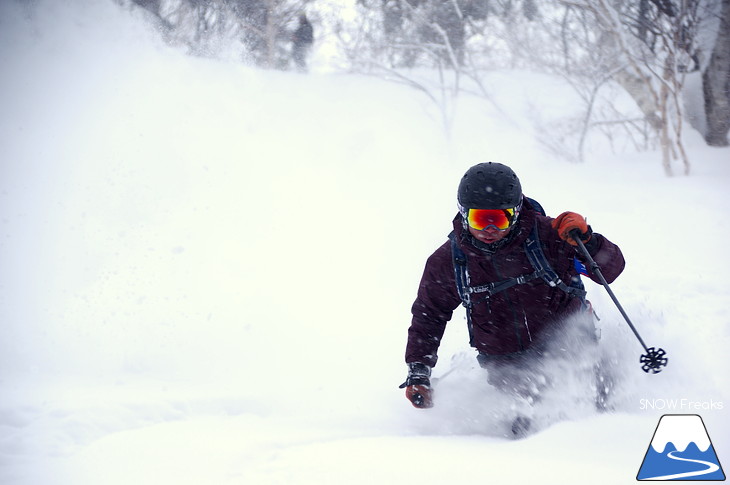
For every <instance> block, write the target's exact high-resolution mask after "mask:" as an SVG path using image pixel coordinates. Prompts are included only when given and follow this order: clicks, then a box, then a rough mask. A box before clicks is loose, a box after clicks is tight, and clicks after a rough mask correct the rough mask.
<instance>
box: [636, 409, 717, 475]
mask: <svg viewBox="0 0 730 485" xmlns="http://www.w3.org/2000/svg"><path fill="white" fill-rule="evenodd" d="M636 479H637V480H716V481H722V480H725V473H724V472H723V470H722V465H720V460H718V459H717V454H716V453H715V448H714V447H713V446H712V442H711V441H710V435H709V434H707V428H705V423H704V422H703V421H702V418H701V417H700V416H698V415H696V414H665V415H664V416H662V417H661V418H660V419H659V424H658V425H657V427H656V431H654V436H653V437H652V439H651V443H649V448H648V449H647V450H646V455H644V461H643V462H642V463H641V468H640V469H639V473H638V474H637V475H636Z"/></svg>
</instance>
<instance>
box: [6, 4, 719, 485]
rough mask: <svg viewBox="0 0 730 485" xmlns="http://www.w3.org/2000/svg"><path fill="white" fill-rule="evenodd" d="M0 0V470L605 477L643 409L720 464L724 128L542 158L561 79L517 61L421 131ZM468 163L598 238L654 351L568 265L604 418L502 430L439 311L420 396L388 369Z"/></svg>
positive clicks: (297, 86) (254, 477)
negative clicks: (605, 403) (670, 156)
mask: <svg viewBox="0 0 730 485" xmlns="http://www.w3.org/2000/svg"><path fill="white" fill-rule="evenodd" d="M19 4H21V5H23V6H18V4H16V3H15V2H3V3H2V5H0V63H1V64H2V65H3V72H4V74H3V76H2V78H1V80H0V86H1V89H0V97H1V98H0V99H1V101H2V107H3V114H2V117H0V127H1V130H0V140H1V142H0V146H2V151H3V157H2V162H1V163H2V166H1V168H0V169H1V170H2V171H1V173H0V200H1V204H0V221H1V222H0V231H1V233H0V258H2V259H1V260H0V261H1V264H0V320H1V321H2V324H3V325H2V327H3V338H2V339H0V386H2V387H1V389H2V391H1V392H2V398H1V399H0V483H2V484H3V485H5V484H7V485H31V484H32V485H38V484H41V485H56V484H58V485H84V484H93V485H107V484H132V483H134V484H167V483H170V484H176V485H179V484H278V483H281V484H293V483H295V484H304V483H306V484H315V483H316V484H322V483H338V484H339V483H348V484H351V483H352V484H359V483H362V484H371V483H372V484H384V483H404V482H413V483H419V484H427V483H428V484H430V483H433V484H442V483H473V482H475V481H479V482H485V483H561V484H565V483H607V484H619V483H632V482H634V480H635V476H636V473H637V471H638V469H639V466H640V464H641V461H642V459H643V456H644V453H645V452H646V449H647V446H648V444H649V441H650V440H651V436H652V433H653V431H654V428H655V426H656V424H657V421H658V419H659V417H660V416H661V415H662V414H665V413H672V412H674V413H698V414H700V415H701V416H702V418H703V419H704V422H705V424H706V426H707V428H708V431H709V433H710V436H711V438H712V439H713V444H714V446H715V449H716V450H717V452H718V455H719V458H720V461H721V463H724V464H725V466H726V467H727V466H728V463H730V419H729V417H728V416H729V409H730V394H729V392H728V389H730V385H729V384H730V379H729V378H728V376H727V364H728V358H727V353H726V352H727V349H728V347H729V344H730V334H729V330H728V328H729V325H728V317H727V315H726V312H727V308H728V296H730V292H729V291H728V284H727V278H726V275H727V273H728V270H730V267H729V265H728V259H727V257H726V249H725V247H726V241H727V240H728V236H730V234H729V232H730V231H728V229H727V226H726V225H725V224H724V223H723V222H722V221H723V220H724V216H722V214H723V213H724V212H725V207H726V206H727V205H728V202H729V196H728V195H727V194H728V193H727V186H728V181H729V179H730V164H728V160H730V150H728V149H710V148H708V147H705V146H704V145H703V143H702V142H701V139H700V137H699V135H697V134H696V133H693V132H692V133H687V146H688V151H689V153H690V156H691V158H692V161H693V173H692V175H691V176H690V177H682V176H679V177H674V178H667V177H665V176H664V175H663V173H662V169H661V166H660V163H659V155H658V154H657V153H655V152H650V153H641V154H631V153H628V154H621V155H617V154H613V153H611V152H610V151H609V150H604V149H594V150H592V151H590V153H589V157H588V158H589V160H587V162H586V163H584V164H571V163H567V162H564V161H560V160H557V159H555V158H554V157H552V156H551V155H549V154H548V153H547V151H546V149H545V148H544V147H543V146H542V145H540V144H539V143H537V142H536V141H535V140H537V139H538V138H539V137H540V135H541V131H540V127H539V126H537V125H535V123H534V119H535V118H536V116H534V115H535V113H536V112H535V110H536V109H537V110H539V115H540V116H539V118H541V119H542V120H543V121H544V122H545V123H548V124H549V123H550V122H551V120H552V122H559V119H560V117H561V116H563V115H564V114H566V113H569V112H570V110H571V101H570V100H571V95H570V93H569V92H568V91H566V90H565V88H564V87H561V86H560V85H559V84H557V83H554V84H553V85H552V86H548V85H546V82H545V79H542V78H539V77H534V76H531V75H529V74H528V73H507V72H502V73H495V74H494V76H493V78H492V79H490V83H491V88H492V90H493V93H494V101H496V103H497V105H498V106H499V110H497V108H496V107H495V104H493V103H487V102H486V101H483V100H478V99H467V98H464V99H462V100H461V102H460V104H459V111H458V115H457V117H456V119H455V122H454V126H453V131H452V134H451V136H450V137H447V136H445V135H444V133H443V131H442V130H441V118H440V115H439V112H438V110H437V109H436V107H435V106H434V105H433V104H431V103H430V101H428V100H427V99H425V98H424V97H423V96H422V95H420V94H419V93H417V92H415V91H411V90H408V89H407V88H405V87H401V86H396V85H393V84H387V83H384V82H382V81H379V80H376V79H371V78H364V77H359V76H351V75H344V74H337V73H333V72H330V71H331V70H328V69H325V68H324V67H323V66H320V67H321V69H318V68H317V64H316V59H315V69H313V72H312V73H310V74H309V75H298V74H292V73H280V72H261V71H257V70H253V69H250V68H246V67H242V66H240V65H236V64H226V63H218V62H213V61H207V60H201V59H192V58H188V57H184V56H183V55H181V54H179V53H177V52H175V51H172V50H170V49H169V48H167V47H165V46H162V45H161V44H160V43H159V42H157V41H155V40H154V36H153V35H152V34H150V33H149V32H147V31H146V30H145V29H144V28H143V27H142V23H141V22H140V21H139V19H136V18H134V17H132V16H130V15H129V14H128V13H127V12H123V11H120V10H119V9H118V8H117V7H116V6H115V5H113V4H112V3H111V2H109V4H106V3H105V2H83V1H79V2H76V3H74V4H73V5H64V4H62V3H61V2H50V1H48V2H38V3H35V2H34V4H38V5H40V6H41V7H42V8H41V9H38V10H36V9H31V8H30V7H28V6H26V4H25V3H20V2H19ZM81 7H84V8H81ZM542 108H544V109H542ZM485 160H494V161H502V162H504V163H508V164H510V165H511V166H512V167H513V168H514V169H515V170H516V171H517V173H518V174H519V175H520V177H521V179H522V182H523V187H524V188H525V191H526V193H527V194H528V195H530V196H532V197H534V198H536V199H538V200H540V201H541V202H542V203H543V205H544V206H545V207H546V209H547V210H548V212H549V213H551V214H557V213H559V212H562V211H563V210H574V211H578V212H580V213H583V214H585V215H587V216H588V217H589V221H590V223H591V224H592V225H593V227H594V229H595V230H597V231H600V232H602V233H604V234H606V235H608V236H609V237H610V238H611V239H612V240H613V241H615V242H616V243H618V244H619V245H620V246H621V247H622V249H623V251H624V254H625V256H626V259H627V262H628V266H627V269H626V271H625V272H624V274H623V275H622V276H621V277H620V278H619V280H617V281H616V283H615V284H614V285H612V287H613V289H614V291H615V292H616V293H617V295H618V297H619V299H620V300H621V301H622V303H623V304H624V306H625V307H626V309H627V311H628V312H629V314H630V315H631V316H632V319H633V320H634V323H636V325H637V326H638V327H639V329H640V331H641V332H642V335H643V336H644V338H645V340H647V342H648V343H649V344H650V345H657V346H661V347H663V348H665V349H666V350H667V352H668V354H669V357H670V366H669V367H668V368H667V370H666V371H665V372H663V373H662V374H659V375H656V376H649V375H645V374H644V373H643V372H641V370H640V369H639V366H638V364H637V360H638V356H639V354H640V353H641V348H640V347H639V345H638V343H637V342H636V340H635V339H634V338H633V336H632V335H631V334H630V332H629V331H628V329H627V327H626V325H625V323H624V322H623V321H622V320H621V317H620V315H619V314H618V312H617V311H616V309H615V307H613V305H612V303H611V301H610V300H609V299H608V297H607V296H606V295H605V293H604V292H603V290H602V288H600V287H598V286H595V285H592V284H591V286H590V287H589V297H590V299H591V300H592V301H593V303H594V306H595V307H596V309H597V311H598V313H599V315H600V316H601V318H602V320H601V322H600V326H601V329H602V332H603V342H604V343H605V345H606V347H607V348H610V349H613V350H614V353H615V357H616V358H617V359H618V361H617V364H616V369H615V370H616V372H617V374H619V375H622V376H623V381H622V386H621V389H620V390H619V392H618V393H617V395H616V397H615V407H616V410H615V412H613V413H609V414H601V415H598V414H596V413H595V412H593V411H592V410H591V409H590V408H589V407H588V406H586V405H583V404H581V403H580V401H579V400H577V401H574V402H573V405H572V406H570V407H568V406H565V404H555V403H553V404H551V405H550V406H547V407H546V408H545V409H543V410H541V413H542V415H543V421H542V423H543V425H544V427H545V429H544V430H543V431H542V432H540V433H538V434H536V435H533V436H530V437H528V438H526V439H524V440H520V441H511V440H507V439H505V438H504V437H502V436H501V433H500V431H499V421H500V420H499V416H500V413H508V412H509V405H508V403H505V402H504V399H503V398H501V396H499V395H497V394H496V393H495V391H494V390H492V389H490V388H488V386H486V385H485V384H484V382H483V376H481V374H480V373H479V371H478V370H477V369H475V368H473V365H471V362H472V361H471V360H468V361H460V360H459V356H461V355H463V354H464V352H468V346H467V344H466V336H465V333H466V332H465V329H464V323H463V314H461V313H459V314H457V316H456V317H455V319H454V322H453V323H452V324H451V325H450V326H449V328H448V329H447V335H446V338H445V339H444V342H443V344H442V349H441V352H440V355H441V363H440V365H439V366H437V367H436V369H435V370H434V373H435V375H436V376H439V375H441V374H443V373H444V372H445V371H446V370H447V369H449V367H450V363H449V362H450V360H451V358H452V356H457V358H456V360H455V362H462V364H461V366H460V367H458V370H457V371H455V372H453V373H451V374H450V375H449V376H448V377H445V378H444V380H443V381H442V382H441V384H440V386H439V390H438V391H439V394H438V395H437V406H436V407H435V408H434V409H432V410H428V411H419V410H415V409H413V408H412V407H411V406H410V405H409V404H408V403H407V401H406V400H405V399H404V397H403V395H402V391H401V390H399V389H397V385H398V384H399V383H400V382H402V380H403V378H404V376H405V366H404V365H403V363H402V354H403V350H404V345H405V336H406V329H407V327H408V324H409V318H410V314H409V309H410V304H411V303H412V300H413V298H414V296H415V290H416V285H417V283H418V280H419V278H420V273H421V271H422V268H423V264H424V262H425V259H426V257H427V256H428V255H429V254H430V253H431V251H433V249H435V248H436V247H437V246H438V245H439V244H441V242H443V241H444V240H445V237H446V235H447V234H448V232H449V230H450V221H451V218H452V217H453V215H454V214H455V210H456V209H455V200H454V197H455V189H456V185H457V183H458V179H459V177H460V176H461V174H462V173H463V172H464V171H465V170H466V168H468V167H469V166H470V165H472V164H473V163H476V162H479V161H485ZM718 214H720V215H718ZM464 362H466V363H464ZM558 392H559V394H561V395H563V396H572V395H573V394H575V393H576V392H577V388H576V387H575V385H574V383H571V382H570V380H566V382H564V383H561V387H560V388H559V389H558ZM671 400H677V401H676V406H675V407H674V408H673V409H669V408H667V409H646V408H647V404H649V403H653V404H655V405H656V406H661V405H662V404H664V403H666V404H667V405H671ZM556 402H557V400H556ZM551 406H552V407H551ZM566 411H569V416H565V413H566ZM725 472H726V473H727V472H728V469H727V468H726V469H725Z"/></svg>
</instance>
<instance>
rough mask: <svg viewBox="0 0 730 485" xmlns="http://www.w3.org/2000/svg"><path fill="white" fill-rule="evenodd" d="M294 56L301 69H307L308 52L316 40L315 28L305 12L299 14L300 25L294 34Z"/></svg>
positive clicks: (295, 62)
mask: <svg viewBox="0 0 730 485" xmlns="http://www.w3.org/2000/svg"><path fill="white" fill-rule="evenodd" d="M291 40H292V58H293V59H294V64H296V66H297V68H298V69H299V70H300V71H306V69H307V54H308V53H309V49H310V48H311V47H312V43H313V42H314V29H313V28H312V24H311V23H310V22H309V19H307V16H306V15H305V14H301V15H300V16H299V26H298V27H297V30H295V31H294V33H293V34H292V38H291Z"/></svg>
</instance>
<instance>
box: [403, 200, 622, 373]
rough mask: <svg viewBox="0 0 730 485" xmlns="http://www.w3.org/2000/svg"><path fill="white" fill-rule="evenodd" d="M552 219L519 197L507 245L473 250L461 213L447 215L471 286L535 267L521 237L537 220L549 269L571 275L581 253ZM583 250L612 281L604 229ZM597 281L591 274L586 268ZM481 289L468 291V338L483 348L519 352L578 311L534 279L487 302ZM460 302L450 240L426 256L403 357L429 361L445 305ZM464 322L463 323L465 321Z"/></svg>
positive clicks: (616, 262) (446, 316) (611, 248)
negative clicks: (451, 217)
mask: <svg viewBox="0 0 730 485" xmlns="http://www.w3.org/2000/svg"><path fill="white" fill-rule="evenodd" d="M551 220H552V218H550V217H546V216H543V215H541V214H540V213H538V212H537V211H535V210H534V209H533V208H532V206H530V204H529V202H528V201H527V200H526V201H525V202H524V205H523V208H522V211H521V212H520V218H519V220H518V223H517V225H516V226H515V227H514V228H513V229H512V231H513V233H514V234H512V235H511V237H510V239H509V240H508V242H507V243H506V244H504V245H503V246H502V247H500V248H499V249H497V250H496V251H495V252H494V253H493V254H490V253H489V252H485V251H482V250H480V249H478V248H477V247H476V246H475V244H474V239H473V238H472V236H471V234H469V231H468V230H465V229H464V227H463V223H462V217H461V215H458V214H457V216H456V218H454V231H455V233H456V237H457V241H458V244H459V246H460V247H461V249H462V251H464V254H465V255H466V257H467V261H468V266H467V268H468V272H469V277H470V285H471V286H479V285H485V284H488V283H493V282H498V281H503V280H505V279H508V278H512V277H516V276H521V275H527V274H530V273H533V272H534V268H533V267H532V265H531V264H530V261H529V259H528V258H527V254H526V253H525V250H524V243H525V239H526V238H527V236H528V235H529V234H530V231H531V230H532V227H533V226H534V225H535V224H537V228H538V234H539V238H540V242H541V244H542V247H543V251H544V253H545V257H546V258H547V260H548V261H549V263H550V265H551V266H552V268H553V269H554V270H555V272H556V273H557V274H558V276H560V278H561V279H562V280H563V281H564V282H566V283H569V282H570V281H571V278H572V277H575V276H577V275H578V273H577V271H576V270H575V265H574V262H573V258H574V256H576V255H577V256H578V258H579V259H581V257H580V255H579V254H578V253H577V252H576V250H575V248H574V247H573V246H571V245H569V244H568V243H566V242H565V241H563V240H561V239H560V237H559V236H558V233H557V231H555V230H554V229H553V228H552V227H551V226H550V221H551ZM592 237H593V239H594V241H592V242H591V244H590V252H591V256H592V257H593V259H594V260H595V261H596V263H598V265H599V266H600V268H601V272H602V273H603V276H604V277H605V278H606V280H607V281H608V282H609V283H611V282H612V281H613V280H615V279H616V277H618V275H619V274H621V272H622V271H623V269H624V258H623V255H622V254H621V250H620V249H619V248H618V246H616V245H615V244H613V243H612V242H610V241H609V240H608V239H606V238H605V237H604V236H602V235H600V234H597V233H594V234H593V236H592ZM589 277H590V278H591V279H593V280H594V281H596V282H598V279H597V278H596V277H595V276H593V275H590V274H589ZM480 300H482V296H481V295H480V294H475V295H474V296H473V301H474V302H476V304H475V305H474V307H473V309H472V326H473V342H472V345H473V346H474V347H475V348H476V349H477V350H479V351H480V352H484V353H487V354H493V355H498V354H508V353H513V352H520V351H523V350H526V349H527V348H529V347H530V346H531V345H532V344H533V343H534V342H537V341H539V340H540V338H541V335H543V334H544V332H545V330H546V329H549V328H550V326H551V325H554V324H555V323H556V322H558V321H560V320H562V319H564V318H565V317H566V316H568V315H570V314H572V313H574V312H576V311H579V310H580V306H581V305H580V301H579V300H578V299H577V298H574V297H570V296H568V294H567V293H565V292H564V291H563V290H561V289H559V288H556V287H551V286H549V285H548V284H547V283H546V282H545V281H543V280H542V279H540V278H538V279H535V280H532V281H530V282H527V283H525V284H521V285H516V286H513V287H511V288H509V289H507V290H504V291H502V292H499V293H497V294H495V295H492V296H491V297H490V298H489V299H488V301H485V300H482V301H480ZM460 304H461V299H460V298H459V294H458V292H457V289H456V283H455V277H454V265H453V262H452V258H451V242H450V241H446V242H445V243H444V244H443V245H442V246H441V247H440V248H438V249H437V250H436V251H435V252H434V253H433V254H432V255H431V256H430V257H429V258H428V261H427V262H426V268H425V270H424V272H423V277H422V279H421V284H420V285H419V287H418V297H417V298H416V301H415V302H414V303H413V307H412V309H411V313H413V319H412V321H411V327H410V328H409V329H408V345H407V347H406V362H422V363H424V364H427V365H429V366H432V367H433V366H434V365H435V364H436V360H437V353H436V352H437V350H438V347H439V344H440V342H441V337H442V336H443V334H444V330H445V328H446V323H447V322H448V321H449V320H450V319H451V315H452V312H453V311H454V310H455V309H456V308H457V307H458V306H459V305H460ZM465 324H466V323H465Z"/></svg>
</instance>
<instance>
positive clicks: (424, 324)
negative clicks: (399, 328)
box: [406, 242, 461, 367]
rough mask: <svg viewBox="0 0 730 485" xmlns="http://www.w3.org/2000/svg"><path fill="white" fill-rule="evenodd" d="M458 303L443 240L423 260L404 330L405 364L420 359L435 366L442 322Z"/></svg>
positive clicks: (457, 295) (449, 250) (442, 329)
mask: <svg viewBox="0 0 730 485" xmlns="http://www.w3.org/2000/svg"><path fill="white" fill-rule="evenodd" d="M460 304H461V299H460V298H459V294H458V292H457V291H456V282H455V279H454V269H453V264H452V260H451V244H450V242H447V243H445V244H444V245H443V246H441V247H440V248H439V249H437V250H436V252H434V253H433V254H432V255H431V256H430V257H429V258H428V261H426V268H425V269H424V271H423V276H422V277H421V283H420V285H419V286H418V296H417V297H416V301H415V302H414V303H413V306H412V307H411V313H412V314H413V318H412V320H411V326H410V328H409V329H408V344H407V345H406V362H407V363H410V362H422V363H424V364H426V365H428V366H431V367H433V366H435V365H436V361H437V360H438V357H437V351H438V347H439V344H440V343H441V338H442V337H443V335H444V330H445V329H446V323H447V322H448V321H449V320H451V316H452V314H453V311H454V310H455V309H456V308H457V307H458V306H459V305H460Z"/></svg>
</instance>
